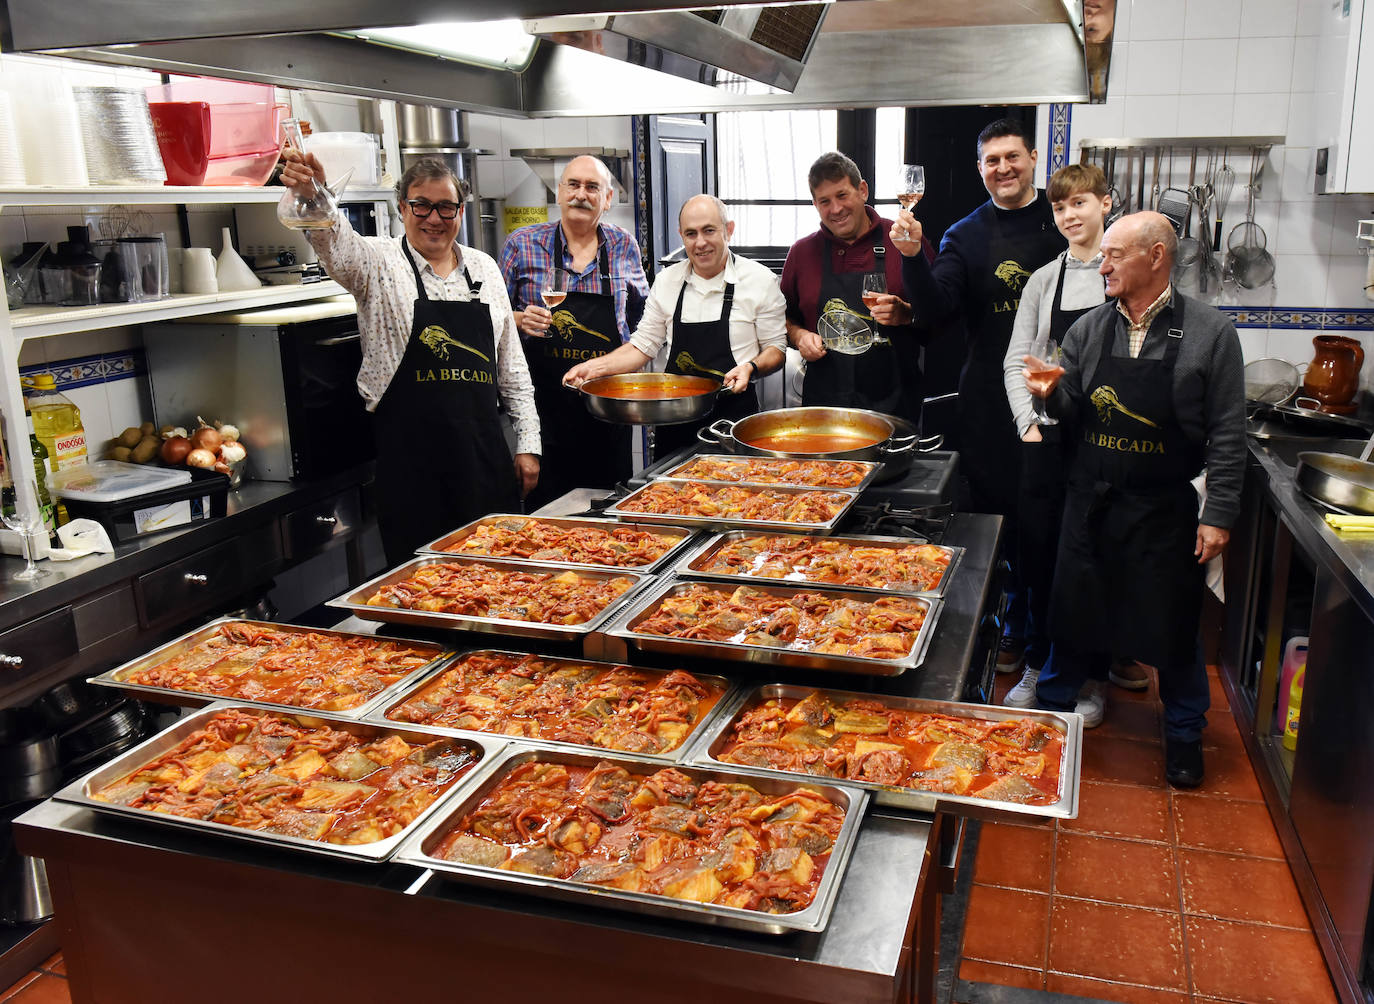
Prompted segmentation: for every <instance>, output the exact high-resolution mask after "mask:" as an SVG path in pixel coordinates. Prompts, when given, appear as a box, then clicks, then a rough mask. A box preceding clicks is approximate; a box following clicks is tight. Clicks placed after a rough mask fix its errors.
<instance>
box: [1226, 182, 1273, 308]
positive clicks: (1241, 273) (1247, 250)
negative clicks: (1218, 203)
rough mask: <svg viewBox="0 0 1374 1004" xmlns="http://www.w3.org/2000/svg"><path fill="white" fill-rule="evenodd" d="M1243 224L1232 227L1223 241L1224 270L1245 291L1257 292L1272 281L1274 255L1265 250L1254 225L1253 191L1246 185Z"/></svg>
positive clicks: (1264, 239)
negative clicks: (1255, 290) (1246, 200)
mask: <svg viewBox="0 0 1374 1004" xmlns="http://www.w3.org/2000/svg"><path fill="white" fill-rule="evenodd" d="M1247 187H1248V188H1249V193H1248V196H1249V198H1248V208H1247V210H1246V213H1245V222H1244V223H1240V224H1237V225H1236V226H1235V227H1234V228H1232V230H1231V233H1230V236H1228V237H1227V238H1226V247H1227V251H1226V263H1227V270H1228V271H1229V272H1230V274H1231V276H1232V277H1233V278H1234V279H1235V280H1236V283H1237V284H1238V285H1240V286H1241V287H1243V288H1245V289H1259V288H1260V287H1261V286H1265V285H1267V284H1268V283H1270V282H1272V281H1273V280H1274V256H1273V255H1272V254H1270V253H1269V250H1268V247H1267V245H1268V238H1267V237H1266V236H1265V233H1264V228H1263V227H1261V226H1260V225H1259V224H1258V223H1256V222H1255V188H1254V186H1253V185H1250V186H1247Z"/></svg>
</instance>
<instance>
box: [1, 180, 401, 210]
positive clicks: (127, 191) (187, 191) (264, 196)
mask: <svg viewBox="0 0 1374 1004" xmlns="http://www.w3.org/2000/svg"><path fill="white" fill-rule="evenodd" d="M285 191H286V189H284V188H282V187H281V186H280V185H273V186H271V187H262V186H249V185H245V186H243V187H241V188H240V187H235V186H218V187H200V186H195V187H188V186H184V185H86V186H84V187H81V188H54V187H52V186H50V185H17V186H13V187H10V188H0V206H4V207H10V206H20V207H24V206H156V205H187V206H212V205H243V204H246V203H261V202H267V203H272V202H278V201H280V200H281V197H282V194H283V193H284V192H285ZM344 194H345V199H344V201H345V202H380V201H382V200H385V199H388V198H390V197H391V196H393V195H395V194H396V191H395V189H392V188H373V187H368V188H349V189H346V190H345V193H344Z"/></svg>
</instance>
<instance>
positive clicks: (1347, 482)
mask: <svg viewBox="0 0 1374 1004" xmlns="http://www.w3.org/2000/svg"><path fill="white" fill-rule="evenodd" d="M1371 450H1374V437H1371V438H1370V440H1369V442H1368V443H1366V444H1365V448H1364V452H1363V453H1361V454H1360V456H1359V457H1358V458H1355V457H1347V456H1346V455H1345V454H1343V453H1299V454H1298V470H1297V474H1296V475H1295V477H1296V480H1297V483H1298V488H1299V490H1301V491H1302V493H1303V494H1304V495H1307V496H1308V497H1310V498H1314V499H1316V500H1317V501H1318V502H1324V503H1326V504H1327V505H1329V506H1334V507H1335V508H1336V509H1339V510H1341V511H1342V512H1353V513H1360V514H1361V515H1365V516H1374V464H1372V463H1370V462H1369V454H1370V451H1371Z"/></svg>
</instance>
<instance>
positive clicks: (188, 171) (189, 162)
mask: <svg viewBox="0 0 1374 1004" xmlns="http://www.w3.org/2000/svg"><path fill="white" fill-rule="evenodd" d="M148 111H149V112H151V113H152V116H153V131H154V132H156V133H157V148H158V150H159V151H160V152H161V153H162V165H163V166H164V167H165V168H166V169H167V184H169V185H202V184H204V183H205V172H206V170H207V168H208V167H209V166H210V106H209V104H207V103H206V102H204V101H150V102H148Z"/></svg>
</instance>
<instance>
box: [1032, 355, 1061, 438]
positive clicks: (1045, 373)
mask: <svg viewBox="0 0 1374 1004" xmlns="http://www.w3.org/2000/svg"><path fill="white" fill-rule="evenodd" d="M1030 354H1031V359H1030V361H1029V362H1028V363H1027V364H1026V386H1027V387H1028V388H1029V389H1030V392H1031V405H1032V407H1033V408H1034V409H1035V422H1036V424H1037V425H1058V424H1059V419H1057V418H1055V417H1054V416H1053V415H1050V414H1049V413H1048V412H1046V411H1045V399H1046V398H1047V397H1049V396H1050V393H1051V391H1053V390H1054V388H1055V386H1056V385H1057V384H1058V383H1059V378H1060V377H1061V376H1063V375H1064V366H1063V358H1064V350H1063V349H1061V348H1060V347H1059V343H1058V342H1056V341H1055V340H1054V339H1053V338H1040V339H1036V342H1035V344H1034V345H1032V346H1031V352H1030Z"/></svg>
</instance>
